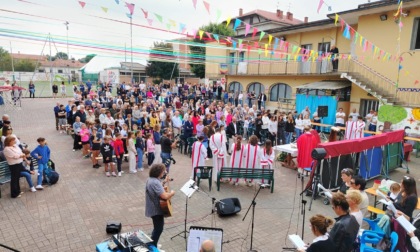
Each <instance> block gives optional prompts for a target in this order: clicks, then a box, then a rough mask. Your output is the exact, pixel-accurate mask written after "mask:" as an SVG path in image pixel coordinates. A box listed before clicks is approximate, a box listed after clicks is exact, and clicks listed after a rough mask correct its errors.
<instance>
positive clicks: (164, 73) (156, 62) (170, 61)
mask: <svg viewBox="0 0 420 252" xmlns="http://www.w3.org/2000/svg"><path fill="white" fill-rule="evenodd" d="M178 73H179V71H178V64H176V57H175V56H174V52H173V48H172V45H171V44H167V43H163V42H154V43H153V48H152V50H150V54H149V60H148V63H147V66H146V74H147V75H149V76H150V77H153V78H158V79H161V80H169V79H171V77H172V78H175V77H178Z"/></svg>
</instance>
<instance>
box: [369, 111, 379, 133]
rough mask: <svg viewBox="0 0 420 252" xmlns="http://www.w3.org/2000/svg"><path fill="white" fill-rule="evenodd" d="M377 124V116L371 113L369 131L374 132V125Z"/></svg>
mask: <svg viewBox="0 0 420 252" xmlns="http://www.w3.org/2000/svg"><path fill="white" fill-rule="evenodd" d="M377 123H378V114H377V113H376V111H373V115H372V119H371V121H370V124H369V130H370V131H374V132H376V125H377Z"/></svg>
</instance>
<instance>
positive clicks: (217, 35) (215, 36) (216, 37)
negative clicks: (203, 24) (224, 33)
mask: <svg viewBox="0 0 420 252" xmlns="http://www.w3.org/2000/svg"><path fill="white" fill-rule="evenodd" d="M213 37H214V39H215V40H216V41H217V43H220V41H219V34H213Z"/></svg>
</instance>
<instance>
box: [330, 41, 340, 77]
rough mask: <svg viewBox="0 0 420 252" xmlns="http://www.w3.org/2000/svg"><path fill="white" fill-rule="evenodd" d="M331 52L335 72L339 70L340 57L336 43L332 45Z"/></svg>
mask: <svg viewBox="0 0 420 252" xmlns="http://www.w3.org/2000/svg"><path fill="white" fill-rule="evenodd" d="M329 53H330V54H332V56H331V62H332V66H333V72H337V71H338V58H339V55H338V53H339V51H338V48H337V47H336V46H335V45H332V46H331V50H330V51H329Z"/></svg>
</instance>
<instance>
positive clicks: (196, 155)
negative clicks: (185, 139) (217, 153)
mask: <svg viewBox="0 0 420 252" xmlns="http://www.w3.org/2000/svg"><path fill="white" fill-rule="evenodd" d="M191 157H192V159H191V166H192V174H191V177H194V168H195V167H197V166H205V165H206V158H207V149H206V147H205V146H204V144H203V143H202V142H199V141H197V142H194V144H193V146H192V154H191ZM197 172H199V171H197Z"/></svg>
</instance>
